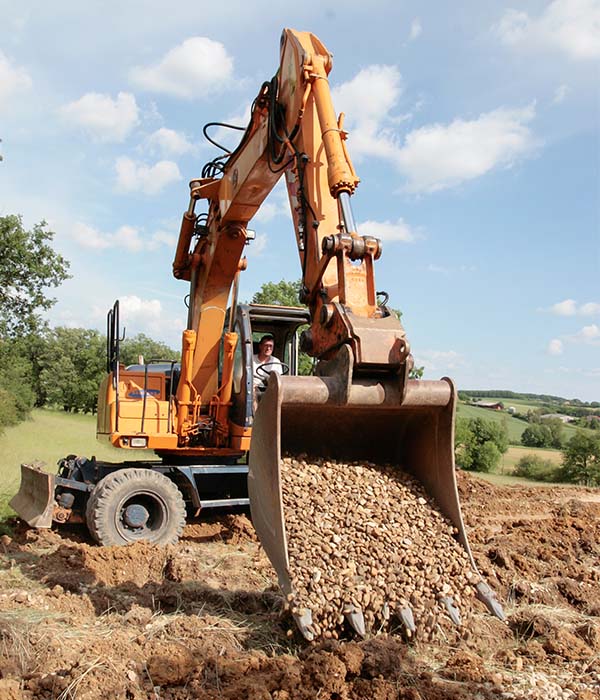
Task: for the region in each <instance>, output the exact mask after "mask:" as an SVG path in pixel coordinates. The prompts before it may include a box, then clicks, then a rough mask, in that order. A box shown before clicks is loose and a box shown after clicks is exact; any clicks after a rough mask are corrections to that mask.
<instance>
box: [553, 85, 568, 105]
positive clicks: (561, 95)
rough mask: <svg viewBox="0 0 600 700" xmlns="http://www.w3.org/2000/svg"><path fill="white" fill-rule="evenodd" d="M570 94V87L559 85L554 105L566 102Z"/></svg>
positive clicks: (555, 92)
mask: <svg viewBox="0 0 600 700" xmlns="http://www.w3.org/2000/svg"><path fill="white" fill-rule="evenodd" d="M568 94H569V86H568V85H565V84H564V83H563V84H562V85H559V86H558V87H557V88H556V90H555V91H554V97H553V98H552V103H553V104H555V105H557V104H560V103H561V102H563V101H564V99H565V97H566V96H567V95H568Z"/></svg>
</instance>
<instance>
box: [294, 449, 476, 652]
mask: <svg viewBox="0 0 600 700" xmlns="http://www.w3.org/2000/svg"><path fill="white" fill-rule="evenodd" d="M281 483H282V492H283V509H284V517H285V525H286V533H287V541H288V553H289V561H290V573H291V579H292V585H293V589H294V595H291V596H289V604H290V607H291V609H292V612H294V613H297V614H300V615H301V614H302V613H303V611H304V609H309V610H310V611H311V612H312V620H313V624H312V632H313V634H314V636H315V637H316V638H319V637H324V638H338V637H339V636H341V634H342V628H343V627H344V626H345V624H346V616H347V615H348V614H350V613H352V612H353V611H358V610H362V612H363V613H364V619H365V625H366V628H367V630H370V631H371V632H376V631H378V630H380V629H386V628H388V627H389V626H390V624H391V623H392V624H398V623H399V622H400V623H402V624H403V626H404V629H405V632H406V634H407V635H408V636H410V635H411V633H412V632H413V631H414V629H415V628H416V629H417V631H418V634H419V637H420V638H431V637H433V636H434V635H435V633H436V631H437V629H438V623H439V620H440V616H446V617H447V616H448V615H449V614H450V613H452V615H454V617H456V613H455V611H454V610H452V609H451V610H450V611H449V610H448V605H450V607H451V608H452V607H453V606H455V608H457V609H458V610H459V611H460V615H462V616H463V617H464V615H465V613H469V611H470V608H471V600H472V596H473V595H474V593H475V590H474V587H473V584H474V583H476V582H477V581H478V580H479V577H478V575H477V574H476V573H475V571H474V570H473V568H472V566H471V564H470V561H469V557H468V555H467V553H466V551H465V550H464V549H463V548H462V546H461V545H460V544H459V543H458V542H457V541H456V539H455V535H456V529H455V528H454V527H453V526H452V524H451V523H450V522H449V521H448V520H447V519H446V518H445V517H444V516H443V515H442V514H441V513H440V511H439V510H438V509H437V506H436V505H435V502H434V501H433V500H432V499H431V498H430V497H429V496H428V495H427V493H426V492H425V490H424V489H423V487H422V485H421V484H420V483H419V482H418V481H417V480H416V479H414V478H412V477H411V476H410V475H408V474H407V473H406V472H403V471H402V470H401V469H400V468H399V467H397V466H391V465H383V466H382V465H375V464H372V463H369V462H348V463H346V462H344V463H342V462H337V461H335V460H325V459H316V460H310V461H308V460H307V459H306V456H305V455H299V456H297V457H284V458H283V459H282V464H281ZM413 620H414V624H413Z"/></svg>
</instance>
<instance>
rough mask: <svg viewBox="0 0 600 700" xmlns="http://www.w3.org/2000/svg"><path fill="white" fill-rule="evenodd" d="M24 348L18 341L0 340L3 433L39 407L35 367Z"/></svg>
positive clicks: (10, 339)
mask: <svg viewBox="0 0 600 700" xmlns="http://www.w3.org/2000/svg"><path fill="white" fill-rule="evenodd" d="M23 346H24V341H23V340H21V339H18V338H7V339H4V340H2V339H0V403H1V404H2V408H0V430H1V429H2V427H3V426H6V425H14V424H15V423H18V422H19V421H21V420H23V419H24V418H25V417H26V416H27V414H28V413H29V411H30V410H31V409H32V408H33V406H34V404H35V399H36V395H35V391H34V388H33V387H34V376H33V367H32V364H31V362H30V361H29V360H28V358H27V357H26V355H25V353H24V351H23Z"/></svg>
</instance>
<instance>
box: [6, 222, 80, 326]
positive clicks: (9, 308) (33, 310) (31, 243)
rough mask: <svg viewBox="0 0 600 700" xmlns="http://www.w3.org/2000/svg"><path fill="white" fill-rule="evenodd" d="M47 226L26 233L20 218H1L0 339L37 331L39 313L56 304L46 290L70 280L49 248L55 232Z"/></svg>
mask: <svg viewBox="0 0 600 700" xmlns="http://www.w3.org/2000/svg"><path fill="white" fill-rule="evenodd" d="M46 227H47V224H46V222H45V221H42V222H41V223H39V224H36V225H35V226H34V227H33V229H32V230H31V231H27V230H25V229H24V228H23V223H22V220H21V217H20V216H15V215H8V216H1V217H0V250H2V256H1V257H0V337H1V338H6V337H17V336H19V335H26V334H28V333H32V332H34V331H36V330H38V329H39V328H40V326H41V325H43V324H42V321H41V318H40V316H39V312H40V311H45V310H47V309H49V308H50V307H51V306H52V305H53V304H54V302H55V301H56V300H55V299H52V298H50V297H48V296H47V293H46V290H47V289H48V288H49V287H58V286H59V285H60V284H61V283H62V282H63V281H64V280H65V279H67V278H68V277H69V274H68V272H67V270H68V268H69V263H68V262H67V261H66V260H65V259H64V258H63V257H62V255H59V254H58V253H57V252H56V251H55V250H54V249H53V248H52V246H51V245H50V243H51V241H52V239H53V237H54V233H53V232H52V231H49V230H48V229H47V228H46Z"/></svg>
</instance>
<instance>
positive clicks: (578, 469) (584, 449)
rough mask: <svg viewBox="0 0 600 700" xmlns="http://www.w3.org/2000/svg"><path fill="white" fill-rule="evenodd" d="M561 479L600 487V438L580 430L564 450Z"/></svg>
mask: <svg viewBox="0 0 600 700" xmlns="http://www.w3.org/2000/svg"><path fill="white" fill-rule="evenodd" d="M561 478H562V479H564V481H570V482H576V483H582V484H585V485H586V486H598V485H600V436H598V435H586V434H585V433H583V432H581V431H580V430H578V431H577V432H576V433H575V435H574V436H573V437H572V438H571V439H570V440H569V442H568V443H567V444H566V446H565V448H564V449H563V461H562V468H561Z"/></svg>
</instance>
